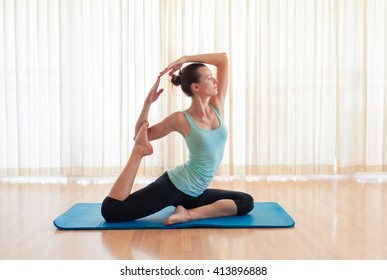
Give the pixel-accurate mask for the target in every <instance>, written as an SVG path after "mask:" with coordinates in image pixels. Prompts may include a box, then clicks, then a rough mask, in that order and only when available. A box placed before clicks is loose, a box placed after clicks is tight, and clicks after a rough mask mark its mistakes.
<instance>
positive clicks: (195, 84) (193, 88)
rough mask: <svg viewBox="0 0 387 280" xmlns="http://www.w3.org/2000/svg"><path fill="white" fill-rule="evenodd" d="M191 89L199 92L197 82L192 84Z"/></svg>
mask: <svg viewBox="0 0 387 280" xmlns="http://www.w3.org/2000/svg"><path fill="white" fill-rule="evenodd" d="M191 91H192V92H198V91H199V85H198V84H197V83H192V84H191Z"/></svg>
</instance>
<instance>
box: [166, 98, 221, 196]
mask: <svg viewBox="0 0 387 280" xmlns="http://www.w3.org/2000/svg"><path fill="white" fill-rule="evenodd" d="M210 106H211V108H212V109H213V111H214V112H215V114H216V116H217V117H218V119H219V123H220V124H219V127H218V128H215V129H212V130H205V129H201V128H199V127H198V126H197V125H196V123H195V122H194V120H193V118H192V117H191V116H190V114H189V113H188V112H187V111H183V113H184V115H185V117H186V118H187V120H188V122H189V125H190V132H189V134H188V135H187V136H186V137H185V141H186V143H187V146H188V151H189V156H188V161H187V162H186V163H184V164H182V165H179V166H177V167H175V168H173V169H170V170H168V171H167V172H168V176H169V178H170V180H171V181H172V183H173V184H174V185H175V187H176V188H177V189H179V190H180V191H182V192H183V193H185V194H188V195H190V196H193V197H197V196H199V195H200V194H202V193H203V192H204V190H205V189H207V187H208V185H209V184H210V183H211V181H212V179H213V178H214V176H215V173H216V171H217V170H218V167H219V164H220V162H221V161H222V158H223V153H224V147H225V145H226V141H227V128H226V126H225V124H224V123H223V119H222V117H221V116H220V113H219V112H218V111H217V110H216V109H215V108H214V107H213V106H212V105H210Z"/></svg>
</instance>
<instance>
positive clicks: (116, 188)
mask: <svg viewBox="0 0 387 280" xmlns="http://www.w3.org/2000/svg"><path fill="white" fill-rule="evenodd" d="M148 125H149V123H148V122H143V123H142V124H141V126H140V129H139V131H138V133H137V135H136V138H135V142H134V146H133V150H132V153H131V155H130V157H129V160H128V163H127V164H126V166H125V168H124V169H123V170H122V172H121V174H120V175H119V176H118V178H117V180H116V181H115V183H114V185H113V187H112V189H111V190H110V192H109V195H108V196H109V197H111V198H114V199H117V200H120V201H123V200H125V199H126V198H127V197H128V196H129V195H130V194H131V192H132V187H133V183H134V179H135V178H136V175H137V171H138V168H139V166H140V163H141V160H142V158H143V157H144V156H147V155H150V154H152V153H153V148H152V145H151V144H150V143H149V140H148V133H147V129H148Z"/></svg>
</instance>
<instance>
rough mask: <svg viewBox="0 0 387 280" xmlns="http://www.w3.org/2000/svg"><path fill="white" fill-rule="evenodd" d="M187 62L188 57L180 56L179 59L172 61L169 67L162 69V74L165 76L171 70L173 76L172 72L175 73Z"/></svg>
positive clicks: (170, 73) (170, 74)
mask: <svg viewBox="0 0 387 280" xmlns="http://www.w3.org/2000/svg"><path fill="white" fill-rule="evenodd" d="M186 62H187V59H186V57H185V56H182V57H180V58H179V59H177V60H175V61H173V62H171V63H170V64H169V65H168V67H167V68H165V69H164V70H163V71H161V72H160V76H163V75H164V74H166V73H167V72H169V76H172V74H173V73H175V72H176V71H177V70H179V69H180V68H181V67H182V66H183V64H184V63H186Z"/></svg>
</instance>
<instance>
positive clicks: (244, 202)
mask: <svg viewBox="0 0 387 280" xmlns="http://www.w3.org/2000/svg"><path fill="white" fill-rule="evenodd" d="M235 203H236V205H237V209H238V213H237V215H246V214H248V213H249V212H250V211H251V210H253V208H254V198H253V197H252V196H251V195H249V194H247V193H241V195H240V198H239V199H238V200H236V201H235Z"/></svg>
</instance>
